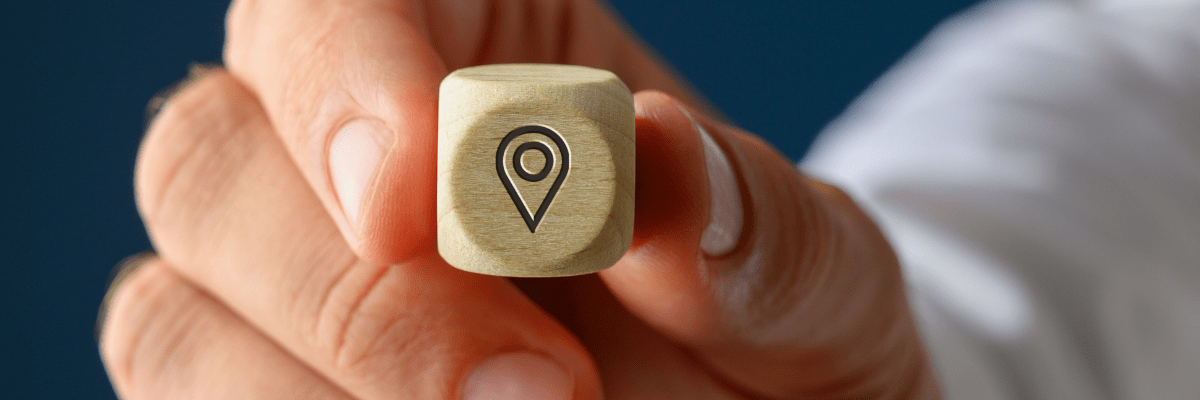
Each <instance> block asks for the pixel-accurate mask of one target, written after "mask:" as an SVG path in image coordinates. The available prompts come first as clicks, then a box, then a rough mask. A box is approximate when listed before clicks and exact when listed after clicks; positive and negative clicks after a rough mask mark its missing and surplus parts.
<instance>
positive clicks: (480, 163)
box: [437, 64, 635, 277]
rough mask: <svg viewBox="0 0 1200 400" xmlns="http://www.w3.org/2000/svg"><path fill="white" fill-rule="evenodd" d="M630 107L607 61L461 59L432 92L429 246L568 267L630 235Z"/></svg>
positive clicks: (512, 264)
mask: <svg viewBox="0 0 1200 400" xmlns="http://www.w3.org/2000/svg"><path fill="white" fill-rule="evenodd" d="M634 162H635V160H634V110H633V96H632V95H631V94H630V93H629V88H627V87H626V86H625V84H624V83H622V82H621V80H620V79H618V78H617V76H616V75H614V74H613V73H611V72H608V71H604V70H599V69H594V68H587V67H580V66H569V65H548V64H503V65H486V66H479V67H471V68H464V69H460V70H458V71H454V72H453V73H451V74H450V75H449V76H447V77H446V79H445V80H443V81H442V85H441V93H440V100H439V104H438V178H437V196H438V199H437V218H438V252H440V253H441V255H442V258H443V259H445V260H446V261H447V262H449V263H450V265H453V266H455V267H456V268H459V269H462V270H466V271H471V272H477V273H482V274H489V275H502V276H526V277H533V276H567V275H579V274H586V273H590V272H596V271H599V270H602V269H604V268H608V267H609V266H611V265H612V264H613V263H615V262H616V261H617V260H618V259H619V258H621V255H622V254H624V253H625V250H627V249H628V248H629V245H630V243H631V242H632V239H633V188H634V182H633V180H634Z"/></svg>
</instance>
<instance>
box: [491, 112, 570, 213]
mask: <svg viewBox="0 0 1200 400" xmlns="http://www.w3.org/2000/svg"><path fill="white" fill-rule="evenodd" d="M526 134H540V135H542V136H545V137H547V138H549V139H550V140H552V141H554V145H555V146H557V149H558V154H559V157H558V159H559V160H561V164H558V168H559V169H558V173H557V174H555V175H557V176H556V177H555V178H554V183H553V184H551V185H550V189H549V190H548V191H547V192H546V196H545V197H543V198H542V201H541V202H540V203H538V204H536V206H537V210H536V211H534V210H533V209H532V208H531V206H534V205H535V204H533V203H529V202H527V201H526V200H524V197H528V196H531V194H526V195H525V196H522V195H521V192H519V191H517V188H516V186H514V185H513V181H512V176H510V175H509V174H508V169H507V168H505V167H504V161H505V155H506V154H507V151H506V150H508V145H509V144H512V141H513V139H516V138H517V137H518V136H521V135H526ZM528 150H537V151H539V152H541V153H542V157H541V158H542V159H543V160H544V162H543V163H542V165H541V166H540V167H538V172H536V173H532V174H531V173H529V171H526V170H525V165H524V161H523V160H524V158H522V156H524V155H525V152H526V151H528ZM533 165H537V163H536V162H534V163H533ZM554 166H555V157H554V153H553V152H552V151H551V150H550V147H549V146H546V144H545V143H542V142H536V141H535V142H525V143H522V144H521V145H520V146H517V150H516V151H515V152H513V153H512V169H513V170H514V171H516V173H517V176H518V177H520V178H521V179H523V180H525V181H528V182H540V181H541V180H542V179H546V176H547V175H550V170H551V169H552V168H553V167H554ZM570 168H571V153H570V152H569V151H567V143H566V142H564V141H563V138H562V136H559V134H558V133H557V132H554V131H553V130H551V129H550V128H547V127H544V126H537V125H530V126H522V127H520V128H517V129H514V130H513V131H512V132H509V133H508V135H507V136H505V137H504V140H501V141H500V148H499V149H496V175H497V176H499V177H500V180H501V181H503V182H504V188H505V189H507V190H508V195H509V196H510V197H512V200H513V204H514V205H516V206H517V211H520V212H521V217H523V218H525V225H528V226H529V233H537V224H538V222H541V221H542V217H543V216H545V215H546V209H547V208H550V204H551V203H552V202H553V201H554V194H555V193H558V188H560V187H562V183H563V180H566V178H567V172H568V171H569V170H570ZM535 199H536V198H531V199H530V200H535ZM531 212H532V214H531Z"/></svg>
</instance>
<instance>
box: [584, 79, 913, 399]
mask: <svg viewBox="0 0 1200 400" xmlns="http://www.w3.org/2000/svg"><path fill="white" fill-rule="evenodd" d="M635 103H636V105H637V129H638V132H637V133H638V136H637V148H638V165H637V171H638V177H637V202H636V209H637V216H636V219H635V221H636V222H635V230H634V244H633V247H632V248H631V249H630V251H629V252H628V253H627V254H626V255H625V257H624V258H622V259H621V261H620V262H618V264H617V265H616V266H615V267H613V268H610V269H608V270H606V271H604V272H602V273H601V276H602V277H603V279H604V281H605V283H606V284H607V285H608V286H609V288H610V290H611V291H612V292H613V293H614V294H615V295H616V297H617V298H618V299H620V300H621V302H622V303H623V304H624V305H625V306H626V307H627V308H629V309H630V310H631V311H632V312H633V313H634V314H635V315H637V316H638V317H640V318H641V319H643V320H644V321H646V322H647V323H648V324H650V325H651V326H653V327H655V328H656V329H658V330H659V331H660V332H662V333H664V334H666V335H667V336H669V337H671V338H673V339H674V340H675V341H677V342H679V343H680V344H682V345H684V346H687V347H688V348H690V349H691V350H692V351H693V353H694V354H695V355H696V356H697V358H698V359H699V360H700V361H701V362H702V363H704V364H706V366H707V367H708V368H710V369H711V370H712V371H713V372H714V373H715V374H717V375H719V376H721V377H722V378H723V379H724V380H726V381H728V382H730V383H732V384H734V385H736V386H738V387H740V388H742V389H744V390H747V391H749V392H752V393H756V394H759V395H763V396H768V397H773V398H797V397H806V396H816V397H821V398H832V397H837V398H847V397H853V398H859V397H870V398H901V397H917V396H920V397H928V396H929V395H930V394H932V393H933V392H934V391H935V389H934V382H933V377H932V375H931V374H930V371H929V367H928V365H929V364H928V361H927V359H926V355H925V352H924V349H923V346H922V344H921V342H920V338H919V335H918V333H917V331H916V328H915V325H914V323H913V321H912V318H911V315H910V312H909V310H908V306H907V303H906V298H905V294H904V283H903V280H902V277H901V274H900V269H899V265H898V262H897V260H896V257H895V255H894V254H893V252H892V250H891V248H890V247H889V245H888V243H887V241H886V240H885V239H884V238H883V235H882V234H881V233H880V231H879V230H878V229H877V228H876V226H875V225H874V224H873V223H872V222H871V220H870V219H869V218H868V217H867V216H866V215H865V214H864V213H863V212H862V211H861V210H860V209H859V208H858V207H857V206H855V204H854V203H853V201H852V200H850V198H848V197H847V196H846V195H844V194H843V193H842V192H841V191H839V190H838V189H836V188H834V187H832V186H829V185H826V184H824V183H821V182H818V181H815V180H813V179H810V178H807V177H805V176H803V175H802V174H801V173H799V172H798V171H797V170H796V169H795V167H794V166H793V165H792V163H791V162H790V161H788V160H786V159H785V158H784V157H782V156H781V155H780V154H779V153H778V152H777V151H776V150H775V149H773V148H772V147H770V146H769V145H768V144H766V143H765V142H763V141H762V140H761V139H758V138H756V137H754V136H751V135H749V134H746V133H744V132H741V131H739V130H737V129H735V128H732V127H729V126H725V125H722V124H719V123H716V122H713V121H710V120H707V119H705V118H703V117H702V116H700V115H695V114H692V113H690V112H689V111H687V109H686V108H685V107H684V106H683V105H682V104H680V103H679V102H677V101H675V100H674V99H672V98H670V97H668V96H667V95H665V94H662V93H656V92H642V93H638V95H636V96H635Z"/></svg>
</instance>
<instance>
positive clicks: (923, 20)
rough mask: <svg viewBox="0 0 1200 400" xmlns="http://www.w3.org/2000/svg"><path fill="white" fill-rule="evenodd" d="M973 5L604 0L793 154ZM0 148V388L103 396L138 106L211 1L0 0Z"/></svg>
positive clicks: (183, 52)
mask: <svg viewBox="0 0 1200 400" xmlns="http://www.w3.org/2000/svg"><path fill="white" fill-rule="evenodd" d="M972 2H973V1H972V0H925V1H916V0H860V1H824V2H791V1H788V2H784V1H779V2H771V1H767V2H748V1H736V2H721V1H696V0H693V1H688V2H675V4H667V2H653V1H636V0H618V1H615V2H614V4H613V5H614V6H615V8H616V9H617V10H618V11H619V12H620V13H621V14H623V15H624V16H625V18H626V19H627V20H628V21H629V23H630V25H632V26H633V28H634V29H636V30H637V31H638V32H640V33H641V34H642V36H643V37H644V38H645V39H646V40H647V41H648V42H649V43H650V44H652V45H653V46H655V47H656V48H657V49H658V50H659V51H660V53H661V54H662V55H663V56H664V57H665V58H667V59H668V60H670V61H671V62H673V63H674V64H675V66H676V67H677V68H678V69H679V71H681V72H682V73H683V74H684V75H685V76H686V77H687V78H690V79H691V81H692V82H693V83H694V84H695V85H696V87H697V88H699V89H700V91H701V92H703V93H704V94H706V95H707V96H708V97H709V98H710V99H711V100H712V101H713V103H714V104H715V105H716V106H718V107H719V108H720V109H722V110H723V111H724V112H725V113H726V114H727V115H728V116H729V117H731V118H732V119H733V120H734V121H735V122H736V123H738V124H740V125H741V126H743V127H745V128H747V129H749V130H751V131H754V132H757V133H759V134H761V135H763V136H764V137H766V138H767V139H768V140H770V141H771V142H773V143H775V145H776V146H777V147H779V148H780V149H781V150H782V151H783V153H784V154H786V155H787V156H789V157H791V158H793V159H799V157H801V156H802V155H803V154H804V151H805V150H806V148H807V146H808V143H809V142H810V141H811V139H812V136H813V135H814V134H815V133H816V132H817V131H819V130H820V129H821V128H822V126H823V125H824V124H826V123H827V122H828V121H829V120H830V119H831V118H833V117H835V116H836V115H837V114H838V113H839V112H840V111H841V110H842V109H843V108H844V107H845V106H846V105H847V104H848V103H849V102H850V101H851V100H852V99H853V98H854V97H855V96H856V95H857V94H858V93H860V92H861V91H862V90H863V89H864V88H865V87H866V86H867V85H868V84H869V83H870V82H871V81H872V80H873V79H875V78H876V77H878V76H879V74H880V73H882V72H883V71H884V70H886V68H887V67H888V66H890V65H891V64H893V63H894V62H895V61H896V60H897V59H898V58H899V57H900V56H901V55H902V54H904V53H905V52H906V51H907V50H908V49H910V48H911V46H912V45H913V44H915V43H916V42H917V41H918V40H919V39H920V38H921V37H922V36H923V35H925V34H926V33H927V32H928V31H929V29H930V28H932V27H933V26H934V25H935V24H936V23H937V22H938V21H940V20H942V19H943V18H945V17H946V16H948V15H951V14H953V13H954V12H956V11H959V10H961V9H963V8H965V7H967V6H969V5H970V3H972ZM5 3H6V4H4V5H2V6H0V8H2V9H3V12H2V13H0V18H4V19H6V20H8V21H6V22H5V23H3V24H0V30H2V31H0V32H2V34H3V37H4V38H5V40H4V52H3V54H4V56H5V59H4V63H3V64H2V66H0V68H3V69H4V70H3V72H4V73H3V90H2V91H0V101H3V102H4V103H3V105H4V106H3V107H2V108H0V110H2V112H3V113H4V122H3V127H2V128H0V129H3V142H0V166H2V168H3V170H2V171H3V173H2V174H0V179H3V182H2V183H0V184H2V186H0V206H2V207H3V208H2V209H3V210H4V214H3V215H4V218H3V219H0V221H3V222H2V223H3V230H2V231H0V235H3V236H2V237H0V239H2V241H0V243H2V245H0V246H2V247H0V248H3V258H2V259H0V261H2V262H3V265H4V267H3V270H2V275H0V300H2V301H3V303H0V304H3V306H2V308H0V310H2V311H0V312H3V315H2V319H0V398H16V399H24V398H45V399H71V398H99V399H104V398H113V394H112V390H111V388H110V386H109V384H108V380H107V378H106V376H105V374H104V370H103V368H102V366H101V364H100V359H99V356H98V353H97V351H96V346H95V343H94V342H93V325H94V321H95V316H96V310H97V307H98V306H99V304H100V300H101V299H102V298H103V296H104V291H105V283H106V280H107V278H108V276H109V271H110V269H111V268H112V266H113V265H114V264H116V263H117V262H118V261H119V260H121V259H122V258H123V257H125V256H126V255H129V254H131V253H135V252H138V251H142V250H145V249H147V248H148V247H149V242H148V241H147V239H146V236H145V233H144V232H143V231H142V226H141V222H140V221H139V219H138V216H137V212H136V210H135V208H134V204H133V190H132V169H133V161H134V155H135V152H136V149H137V144H138V140H139V139H140V136H141V133H142V129H143V126H144V121H143V119H144V115H143V114H144V110H145V106H146V102H147V100H148V99H149V98H150V97H151V96H152V95H153V94H154V93H155V92H157V91H158V90H159V89H161V88H163V87H166V86H168V85H170V84H171V83H173V82H174V81H176V80H178V79H179V78H181V77H182V76H184V74H186V66H187V65H188V63H190V62H193V61H201V62H204V61H216V60H219V58H220V54H221V43H222V40H223V38H222V35H223V15H224V12H225V8H226V6H227V5H226V4H225V3H223V2H219V1H215V2H195V1H192V2H188V1H184V2H162V1H146V0H134V1H125V2H119V3H117V2H112V3H110V2H100V1H82V0H66V1H46V2H41V1H37V2H24V1H22V2H17V1H8V2H5Z"/></svg>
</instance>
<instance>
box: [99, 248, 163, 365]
mask: <svg viewBox="0 0 1200 400" xmlns="http://www.w3.org/2000/svg"><path fill="white" fill-rule="evenodd" d="M153 259H154V253H153V252H150V251H143V252H141V253H138V254H134V255H132V256H129V257H125V259H124V260H121V262H119V263H117V266H116V267H115V268H113V270H112V273H111V274H109V276H108V290H107V291H105V293H104V300H101V302H100V311H99V312H97V313H96V328H95V330H94V331H93V334H94V335H95V339H96V345H100V338H101V337H102V336H104V321H106V320H108V305H109V303H111V302H112V297H113V294H114V293H116V292H117V289H119V288H120V287H121V284H122V283H125V279H128V278H129V276H130V275H133V273H134V271H137V269H138V268H140V267H141V266H143V265H146V263H147V262H149V261H150V260H153Z"/></svg>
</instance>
